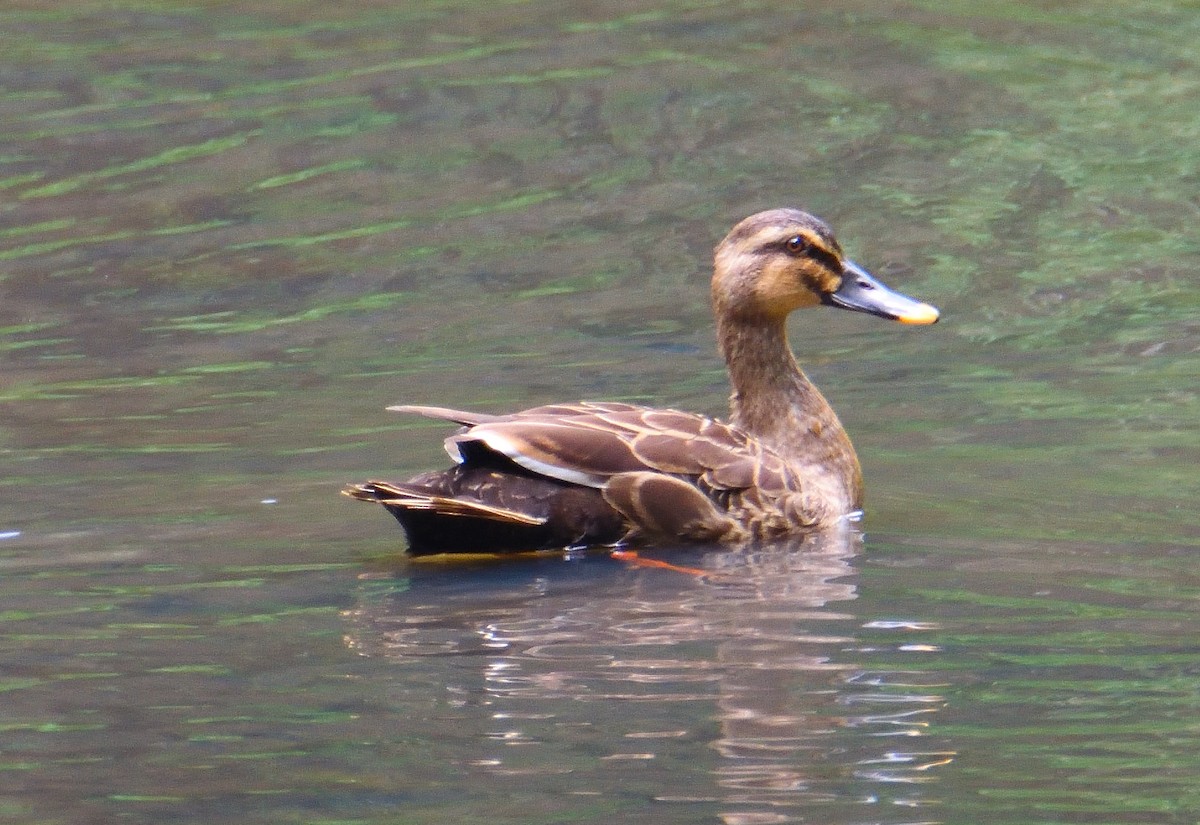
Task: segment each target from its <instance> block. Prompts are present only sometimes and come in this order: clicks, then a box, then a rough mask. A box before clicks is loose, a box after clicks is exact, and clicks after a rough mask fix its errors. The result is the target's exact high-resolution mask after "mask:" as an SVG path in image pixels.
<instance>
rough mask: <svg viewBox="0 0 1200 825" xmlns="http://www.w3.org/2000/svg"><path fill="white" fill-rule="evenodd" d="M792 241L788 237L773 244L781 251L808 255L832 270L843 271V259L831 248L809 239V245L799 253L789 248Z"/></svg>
mask: <svg viewBox="0 0 1200 825" xmlns="http://www.w3.org/2000/svg"><path fill="white" fill-rule="evenodd" d="M793 237H795V236H793ZM800 237H804V236H803V235H801V236H800ZM790 241H791V238H788V239H787V240H783V241H779V242H778V243H776V244H773V246H775V247H776V248H778V249H779V250H780V251H781V252H786V253H787V254H789V255H796V254H801V255H807V256H808V257H809V258H812V259H813V260H815V261H820V262H821V263H822V264H824V265H825V267H826V268H828V269H829V270H830V271H831V272H838V273H840V272H841V271H842V259H841V258H839V257H838V256H837V255H835V254H833V253H832V252H830V251H829V250H827V249H824V248H822V247H820V246H817V245H816V244H814V243H812V242H811V241H809V243H808V247H807V248H806V249H805V250H804V251H803V252H800V253H797V252H793V251H792V250H790V249H788V243H789V242H790Z"/></svg>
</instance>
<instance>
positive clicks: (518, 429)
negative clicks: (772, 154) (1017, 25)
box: [343, 208, 939, 556]
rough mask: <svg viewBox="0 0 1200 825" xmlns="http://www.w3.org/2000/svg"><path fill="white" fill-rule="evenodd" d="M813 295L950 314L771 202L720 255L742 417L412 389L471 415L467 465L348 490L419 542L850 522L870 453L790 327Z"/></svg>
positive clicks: (662, 537)
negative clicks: (507, 403) (497, 406)
mask: <svg viewBox="0 0 1200 825" xmlns="http://www.w3.org/2000/svg"><path fill="white" fill-rule="evenodd" d="M809 307H832V308H836V309H843V310H849V311H852V312H863V313H869V314H871V315H875V316H878V317H881V318H887V319H891V320H894V321H899V322H901V323H903V324H911V325H927V324H933V323H935V322H936V321H937V320H938V318H939V312H938V310H937V309H936V308H935V307H933V306H931V305H930V304H927V303H924V302H921V301H918V300H916V299H914V298H910V297H909V296H907V295H904V294H902V293H900V292H898V291H895V290H893V289H891V288H889V287H887V286H886V285H885V284H883V283H882V282H881V281H880V280H879V279H877V278H876V277H875V276H873V275H872V274H871V273H870V272H868V271H867V270H866V269H865V268H864V267H862V266H860V265H859V264H857V263H855V262H854V261H853V260H851V259H850V258H849V257H847V256H846V254H845V253H844V252H843V251H842V247H841V245H840V244H839V243H838V241H837V239H836V238H835V237H834V234H833V232H832V231H831V230H830V228H829V227H828V226H827V225H826V224H825V222H824V221H822V220H820V219H819V218H817V217H814V216H813V215H811V214H809V213H807V212H805V211H802V210H800V209H796V208H780V209H771V210H768V211H764V212H759V213H757V214H754V215H751V216H749V217H747V218H745V219H744V220H742V221H740V222H739V223H738V224H737V225H736V226H734V227H733V229H732V230H730V231H729V233H728V234H727V235H726V236H725V237H724V239H723V240H722V241H721V242H720V243H719V244H717V246H716V249H715V252H714V256H713V276H712V308H713V315H714V317H715V320H716V331H717V343H718V349H719V351H720V354H721V355H722V356H723V357H724V359H725V363H726V366H727V369H728V373H729V378H730V382H731V384H732V386H733V392H732V395H731V396H730V411H729V417H728V419H726V420H719V419H716V418H711V417H708V416H705V415H700V414H696V413H691V412H684V411H680V410H675V409H663V408H655V407H648V406H641V405H637V404H628V403H624V402H616V401H579V402H571V403H560V404H548V405H544V406H539V407H533V408H532V409H527V410H522V411H519V412H513V413H506V414H491V413H482V412H469V411H464V410H457V409H450V408H447V407H437V406H421V405H409V404H403V405H398V406H393V407H388V410H391V411H394V412H400V413H407V414H414V415H419V416H424V417H427V418H433V419H440V420H443V421H446V422H449V423H450V424H456V425H458V430H457V431H456V432H454V433H453V434H451V435H450V436H449V437H448V438H446V439H445V442H444V445H445V449H446V452H447V453H448V454H449V455H450V458H451V459H453V462H454V464H453V466H451V467H450V468H449V469H443V470H436V471H433V472H427V473H422V474H420V475H417V476H415V477H414V478H411V479H409V480H408V481H404V482H398V483H397V482H387V481H367V482H364V483H360V484H351V485H349V486H347V487H346V488H345V489H344V490H343V493H344V494H345V495H348V496H350V497H351V498H354V499H358V500H361V501H367V502H373V503H376V504H379V505H382V506H383V507H384V508H385V509H386V510H387V511H388V512H389V513H391V514H392V515H393V516H394V517H395V518H396V520H397V521H399V522H400V525H401V526H402V527H403V529H404V532H405V533H406V535H407V539H408V546H407V552H408V553H409V554H410V555H412V556H425V555H434V554H446V553H473V554H478V553H485V554H496V553H500V554H503V553H513V552H526V551H540V550H566V549H571V548H584V547H594V546H605V547H615V548H620V547H627V546H631V545H646V544H651V545H661V544H669V543H677V544H714V545H723V546H724V545H746V544H749V543H755V542H767V541H770V540H773V539H782V538H786V537H796V536H802V535H804V534H808V533H814V532H819V531H824V530H831V529H834V528H838V527H840V526H844V525H846V524H847V523H848V522H850V521H853V520H856V519H857V517H858V515H860V514H861V510H862V507H863V479H862V470H861V467H860V465H859V460H858V456H857V454H856V453H855V451H854V446H853V445H852V444H851V442H850V438H849V436H848V435H847V434H846V431H845V429H844V428H843V427H842V424H841V422H840V421H839V420H838V417H837V414H836V413H835V412H834V410H833V408H832V407H831V406H830V404H829V402H828V401H827V400H826V399H825V397H824V396H823V395H822V394H821V392H820V391H819V390H818V389H817V388H816V386H814V385H813V383H812V382H811V381H810V380H809V379H808V377H807V376H806V375H805V374H804V372H803V370H802V369H801V368H800V365H799V364H798V363H797V361H796V357H795V355H794V353H793V351H792V349H791V346H790V344H789V343H788V336H787V319H788V316H789V315H791V313H792V312H793V311H795V310H798V309H804V308H809Z"/></svg>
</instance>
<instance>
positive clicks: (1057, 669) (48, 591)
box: [0, 0, 1200, 825]
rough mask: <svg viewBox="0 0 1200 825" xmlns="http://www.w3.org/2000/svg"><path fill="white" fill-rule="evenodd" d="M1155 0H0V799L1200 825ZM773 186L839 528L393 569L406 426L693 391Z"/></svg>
mask: <svg viewBox="0 0 1200 825" xmlns="http://www.w3.org/2000/svg"><path fill="white" fill-rule="evenodd" d="M1198 42H1200V14H1198V13H1197V12H1196V11H1195V9H1194V8H1192V7H1191V6H1189V5H1188V4H1184V3H1171V2H1145V3H1139V4H1137V6H1136V8H1133V7H1125V6H1113V5H1112V4H1100V3H1087V2H1068V3H1059V4H1055V5H1054V6H1053V7H1047V6H1045V5H1044V4H1042V5H1038V4H1032V3H1030V4H1022V3H1016V2H1008V3H1000V4H992V5H989V6H983V5H980V4H967V3H937V4H932V3H924V2H919V0H907V1H906V2H899V1H898V2H887V3H857V2H849V1H848V0H847V1H845V2H837V3H825V4H821V5H819V6H817V5H813V6H796V5H795V4H784V3H772V2H766V3H748V4H716V3H708V2H679V3H661V4H651V3H632V4H631V3H627V2H623V3H603V2H598V3H579V4H546V3H536V2H535V3H507V4H506V3H500V4H492V5H490V6H488V8H487V11H486V13H481V11H480V7H479V6H478V5H463V4H460V3H453V2H449V3H403V4H395V3H393V4H375V3H369V2H351V3H340V4H324V5H320V4H296V3H275V2H261V3H255V4H245V3H237V2H234V3H225V4H220V5H202V6H186V5H181V4H171V3H167V4H150V3H141V2H129V3H124V4H117V5H113V4H110V3H109V4H101V3H86V2H85V3H80V4H71V5H70V6H69V7H68V6H52V5H48V4H38V3H26V4H16V5H13V4H10V5H9V6H7V7H6V8H4V9H0V47H2V48H0V55H2V57H0V359H2V360H0V365H2V366H0V402H2V403H0V457H2V458H3V461H4V472H3V474H0V600H2V603H0V622H2V624H0V667H2V670H0V692H2V694H3V698H4V703H3V709H2V710H0V730H2V731H3V734H4V736H3V739H2V741H0V819H3V820H4V821H13V822H30V823H33V822H37V823H52V822H63V823H66V822H70V823H78V822H110V821H125V822H154V823H162V822H212V821H220V820H226V819H229V820H233V819H237V820H239V821H246V822H272V823H280V822H305V823H346V822H354V823H374V822H396V821H403V822H475V821H483V820H485V819H486V820H487V821H489V822H521V823H531V822H547V823H559V822H601V821H603V822H611V821H614V820H619V821H627V822H643V821H646V822H648V821H654V822H656V823H660V822H681V823H682V822H688V823H691V822H725V823H735V824H737V825H758V824H759V823H763V824H769V823H777V822H779V823H782V822H798V821H818V820H819V821H824V822H828V823H863V822H888V823H916V822H922V823H923V822H964V821H974V822H984V823H1009V822H1012V823H1030V822H1106V823H1107V822H1129V823H1133V822H1138V823H1146V822H1156V823H1159V822H1161V823H1174V822H1194V821H1196V818H1197V813H1198V812H1200V795H1198V793H1197V791H1196V790H1195V787H1196V784H1197V777H1200V759H1198V758H1197V756H1196V754H1197V753H1198V752H1200V747H1198V745H1200V742H1198V739H1200V737H1198V735H1197V728H1196V723H1195V719H1196V718H1197V713H1198V710H1200V708H1198V703H1200V699H1198V697H1200V646H1198V645H1197V642H1196V641H1195V640H1196V639H1197V638H1200V619H1198V618H1197V617H1198V615H1200V611H1198V610H1197V607H1198V596H1200V581H1198V577H1197V574H1196V572H1195V561H1194V559H1195V553H1196V549H1197V545H1198V538H1200V518H1198V514H1197V508H1196V506H1195V501H1196V499H1197V494H1198V493H1200V483H1198V476H1197V473H1196V470H1195V468H1196V466H1197V463H1198V461H1200V437H1198V436H1200V428H1198V426H1197V421H1198V420H1200V415H1198V406H1200V405H1198V402H1197V392H1196V386H1197V378H1198V377H1200V369H1198V367H1200V357H1198V355H1197V353H1198V352H1200V325H1198V323H1197V321H1196V317H1195V314H1196V313H1195V310H1196V307H1197V296H1198V295H1200V292H1198V288H1197V281H1196V278H1195V272H1196V269H1197V264H1200V240H1198V238H1197V233H1196V230H1195V225H1196V217H1197V213H1198V212H1200V200H1198V199H1197V196H1196V191H1197V187H1196V184H1197V159H1198V157H1200V154H1198V152H1197V150H1196V148H1195V146H1196V144H1197V141H1196V136H1197V132H1198V128H1200V114H1198V112H1200V110H1198V109H1197V107H1196V106H1195V98H1196V91H1197V86H1198V85H1200V80H1197V78H1198V77H1200V75H1198V64H1200V53H1198V51H1197V46H1196V43H1198ZM781 204H795V205H800V206H805V207H807V208H810V209H811V210H813V211H815V212H817V213H819V214H821V215H823V216H824V217H826V218H827V219H828V220H829V221H830V222H831V223H832V224H833V225H834V227H835V229H836V230H837V231H838V234H839V236H840V238H841V240H842V242H843V244H844V245H845V246H846V247H847V249H848V250H849V251H850V252H851V253H852V254H853V255H854V256H855V258H856V259H858V260H860V261H861V262H862V263H864V264H866V265H867V266H869V267H871V268H872V269H873V270H875V271H876V272H877V273H878V274H880V275H881V276H883V277H884V278H885V279H886V280H888V281H889V282H891V283H893V284H895V285H896V286H898V287H900V288H902V289H904V290H905V291H907V292H909V293H911V294H914V295H917V296H919V297H921V298H923V299H927V300H929V301H931V302H933V303H935V304H937V305H939V306H940V307H941V309H942V310H943V318H944V320H943V322H942V323H941V324H939V325H937V326H936V327H933V328H929V329H922V330H913V329H906V328H901V327H897V326H895V325H889V324H886V323H883V322H880V321H878V320H875V319H867V318H862V317H854V316H849V314H847V313H837V314H836V315H837V316H848V317H831V316H834V315H835V314H834V313H822V312H812V313H804V314H803V315H802V316H801V317H799V318H797V320H796V321H795V322H794V326H793V338H794V345H795V348H796V350H797V352H798V354H799V355H800V356H801V358H802V360H803V361H804V362H805V364H806V365H807V366H808V368H809V370H810V372H811V374H812V376H813V377H814V379H815V380H816V381H817V383H818V384H819V385H820V386H821V387H822V389H823V390H825V391H826V393H827V394H828V395H829V397H830V399H831V400H832V402H833V403H834V405H835V406H836V407H837V408H838V410H839V412H840V414H841V416H842V418H843V420H844V422H845V423H846V425H847V428H848V429H849V430H850V432H851V435H852V436H853V438H854V440H855V443H856V445H857V446H858V448H859V452H860V454H861V455H862V457H863V461H864V469H865V474H866V478H867V484H868V512H867V518H866V521H865V523H864V527H865V531H866V532H865V535H857V534H855V535H850V536H845V537H840V538H837V539H830V540H828V541H826V542H823V543H819V544H818V543H808V544H804V543H801V544H799V545H796V546H773V547H770V548H762V549H761V550H759V551H756V552H739V553H729V552H721V551H712V550H703V549H701V550H676V551H660V552H658V553H656V554H652V556H651V558H652V559H653V560H657V561H662V562H666V563H667V564H670V565H673V567H645V566H633V565H630V564H627V563H624V562H619V561H617V560H614V559H611V558H609V557H607V556H606V555H605V554H603V553H600V554H584V555H581V556H576V557H571V558H561V557H554V556H547V557H538V558H525V559H515V560H510V561H507V562H505V563H502V564H496V563H481V562H470V563H457V564H438V563H411V562H408V561H407V560H405V559H404V557H403V555H402V552H401V550H402V544H401V538H400V534H399V532H398V531H397V530H396V529H395V526H394V524H393V523H392V521H391V520H390V518H388V517H387V516H386V515H385V514H384V513H382V512H379V511H377V510H376V509H374V508H371V507H367V506H365V505H359V504H356V503H354V502H350V501H347V500H344V499H342V498H340V497H339V496H338V495H337V490H338V489H339V487H340V486H341V485H342V484H343V483H345V482H347V481H355V480H360V479H364V478H368V477H379V476H383V477H398V478H402V477H404V476H405V475H406V474H409V473H412V472H415V471H417V470H420V469H425V468H428V467H431V466H436V465H438V464H440V463H442V462H444V461H445V457H444V455H443V454H442V452H441V450H440V445H439V441H440V438H441V437H442V435H443V432H444V429H443V428H442V427H440V426H439V425H437V424H436V423H431V422H423V421H419V420H407V419H403V418H400V417H396V416H393V415H391V414H389V413H385V412H384V411H383V407H385V406H386V405H387V404H391V403H397V402H408V403H420V402H425V403H441V404H446V405H451V406H466V407H475V408H481V409H497V410H508V409H515V408H519V407H522V406H530V405H533V404H537V403H544V402H548V401H554V400H569V399H576V398H611V399H626V400H636V401H647V402H652V403H659V404H664V405H672V406H678V407H683V408H688V409H695V410H699V411H704V412H710V413H716V414H719V413H720V412H721V411H722V410H723V408H724V405H725V396H726V394H727V392H728V390H727V386H726V381H725V377H724V373H723V370H722V367H721V364H720V362H719V361H718V360H717V358H716V355H715V353H714V352H713V345H712V332H711V322H710V319H709V316H708V306H707V277H708V266H709V263H708V259H709V256H710V254H711V247H712V245H713V243H714V242H715V241H716V240H717V239H719V238H720V237H721V235H722V234H723V233H724V232H725V231H726V230H727V229H728V227H729V226H730V225H731V224H732V223H733V222H734V221H736V220H737V219H739V218H740V217H742V216H744V215H746V214H749V213H750V212H752V211H756V210H758V209H761V208H766V207H770V206H776V205H781Z"/></svg>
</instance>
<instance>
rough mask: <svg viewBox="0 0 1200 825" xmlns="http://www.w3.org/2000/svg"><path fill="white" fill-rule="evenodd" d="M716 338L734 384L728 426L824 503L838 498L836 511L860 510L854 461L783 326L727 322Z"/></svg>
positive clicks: (833, 415)
mask: <svg viewBox="0 0 1200 825" xmlns="http://www.w3.org/2000/svg"><path fill="white" fill-rule="evenodd" d="M717 332H718V338H719V343H720V348H721V353H722V355H724V356H725V361H726V363H727V364H728V366H729V377H730V379H731V381H732V382H733V395H732V396H731V397H730V407H731V411H730V412H731V420H732V422H733V423H734V424H735V425H737V426H738V427H740V428H742V429H743V430H745V431H747V432H748V433H751V434H752V435H754V436H755V437H757V438H758V439H759V440H761V441H763V442H764V443H766V444H768V445H769V446H770V447H771V448H773V449H774V450H776V451H777V452H778V453H779V454H780V455H781V456H782V457H784V458H785V459H786V460H788V461H789V462H790V463H791V464H792V465H793V466H795V467H796V469H797V470H798V471H800V472H801V473H803V474H804V478H805V479H806V480H807V479H812V480H813V482H814V484H815V485H819V486H820V487H823V488H825V489H824V490H823V491H822V492H823V493H824V495H825V496H826V497H829V498H836V499H840V501H838V502H836V505H838V506H840V505H844V506H845V510H846V511H849V510H856V509H858V508H860V507H861V506H862V471H861V470H860V469H859V464H858V456H856V455H855V453H854V447H853V445H851V443H850V438H849V437H848V436H847V435H846V431H845V430H844V429H842V424H841V422H840V421H838V417H837V414H836V413H834V411H833V408H832V407H830V406H829V402H828V401H826V400H825V396H823V395H821V392H820V391H819V390H818V389H817V388H816V387H815V386H813V383H812V382H811V381H809V380H808V377H807V376H806V375H805V374H804V372H803V371H802V370H801V369H800V365H799V364H797V363H796V358H795V356H794V355H793V354H792V350H791V347H789V346H788V340H787V330H786V328H785V326H784V319H778V320H773V319H755V321H754V322H753V323H748V322H739V321H737V320H732V319H728V318H725V319H722V320H721V321H719V322H718V330H717ZM814 492H815V491H814ZM830 503H831V504H835V502H832V501H831V502H830Z"/></svg>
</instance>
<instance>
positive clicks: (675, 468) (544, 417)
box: [446, 402, 798, 491]
mask: <svg viewBox="0 0 1200 825" xmlns="http://www.w3.org/2000/svg"><path fill="white" fill-rule="evenodd" d="M476 445H482V446H484V447H486V448H487V449H488V450H490V451H492V452H495V453H499V454H500V455H503V456H505V457H507V458H508V459H510V460H511V461H512V462H513V463H515V464H517V465H519V466H521V467H523V468H525V469H526V470H528V471H530V472H532V473H536V474H538V475H543V476H547V477H549V478H556V479H559V480H560V481H567V482H570V483H573V484H581V485H584V486H587V487H596V488H603V487H604V486H605V485H607V484H608V483H609V480H610V479H612V478H613V477H614V476H617V475H621V474H624V473H639V472H654V473H664V474H668V475H672V476H676V477H684V478H687V479H688V480H690V481H692V482H693V483H694V484H696V485H697V486H698V487H700V488H701V489H704V490H705V491H733V490H744V489H750V488H758V489H762V490H772V489H778V490H780V491H783V490H788V489H792V490H795V489H798V479H797V478H796V477H795V475H794V474H793V473H792V472H791V470H790V468H789V467H788V466H787V464H786V463H785V462H784V461H783V460H782V459H781V458H780V457H779V456H778V455H776V454H775V453H774V452H773V451H771V450H770V449H768V448H766V447H765V446H764V445H763V444H761V443H760V442H759V441H758V440H757V439H755V438H753V437H752V436H750V435H748V434H746V433H745V432H743V431H742V430H740V429H738V428H736V427H734V426H732V425H729V424H726V423H724V422H721V421H716V420H714V419H711V418H707V417H705V416H702V415H696V414H694V413H686V412H680V411H678V410H660V409H653V408H649V407H638V406H634V405H632V404H614V403H593V402H580V403H578V404H555V405H550V406H546V407H536V408H534V409H531V410H525V411H523V412H519V413H514V414H512V415H507V416H496V417H494V418H493V419H492V420H489V421H483V422H481V423H479V424H476V425H474V426H469V427H468V428H467V429H466V430H465V431H463V432H460V433H458V434H456V435H452V436H450V437H449V438H448V439H446V451H447V452H448V453H449V454H450V456H451V457H452V458H454V459H455V460H456V461H459V462H462V461H464V460H466V457H467V456H468V455H469V454H470V453H471V451H472V449H474V448H475V446H476Z"/></svg>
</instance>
